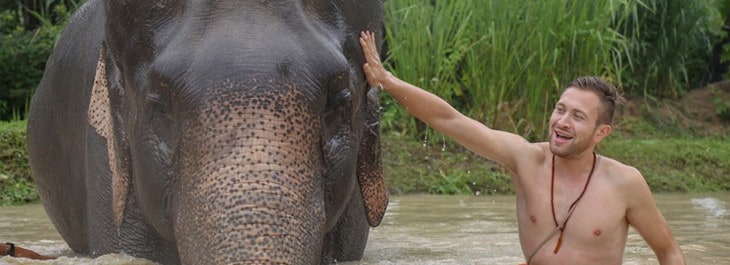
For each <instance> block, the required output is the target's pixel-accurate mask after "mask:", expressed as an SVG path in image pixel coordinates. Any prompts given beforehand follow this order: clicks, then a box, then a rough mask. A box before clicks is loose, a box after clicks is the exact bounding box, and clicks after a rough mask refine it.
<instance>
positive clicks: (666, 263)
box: [657, 248, 687, 265]
mask: <svg viewBox="0 0 730 265" xmlns="http://www.w3.org/2000/svg"><path fill="white" fill-rule="evenodd" d="M657 259H659V264H661V265H687V261H685V259H684V254H682V250H681V249H679V248H677V249H675V250H674V251H671V252H668V253H665V254H664V255H657Z"/></svg>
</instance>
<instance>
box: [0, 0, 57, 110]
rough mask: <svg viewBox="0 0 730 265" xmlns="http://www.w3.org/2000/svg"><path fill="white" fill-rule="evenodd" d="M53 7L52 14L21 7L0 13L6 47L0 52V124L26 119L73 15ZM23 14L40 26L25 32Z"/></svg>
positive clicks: (1, 36) (0, 37)
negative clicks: (50, 61)
mask: <svg viewBox="0 0 730 265" xmlns="http://www.w3.org/2000/svg"><path fill="white" fill-rule="evenodd" d="M50 2H53V1H49V2H48V3H50ZM51 6H52V7H53V10H52V11H40V12H36V11H33V10H28V9H27V8H25V7H22V6H19V7H18V8H17V9H6V10H2V11H0V42H1V43H2V44H3V46H2V48H0V120H6V121H7V120H11V119H24V118H25V114H26V113H27V108H28V103H29V102H30V98H31V96H32V95H33V92H34V91H35V87H36V86H37V85H38V82H39V81H40V79H41V77H42V76H43V70H44V68H45V64H46V60H47V59H48V56H49V55H50V54H51V51H52V49H53V45H54V43H55V40H56V38H57V36H58V35H59V33H60V32H61V30H62V28H63V26H64V25H65V23H66V21H67V20H68V18H69V16H70V12H71V11H69V10H68V9H67V8H66V6H65V5H63V4H56V5H51ZM51 6H48V7H49V8H50V7H51ZM24 13H29V14H31V15H32V16H34V18H36V19H37V20H38V21H40V26H39V27H38V28H35V29H32V30H26V26H25V24H24V19H23V14H24Z"/></svg>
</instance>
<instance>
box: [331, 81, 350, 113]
mask: <svg viewBox="0 0 730 265" xmlns="http://www.w3.org/2000/svg"><path fill="white" fill-rule="evenodd" d="M348 77H349V74H348V73H347V72H340V73H339V74H337V75H335V76H333V77H331V78H330V81H329V82H327V85H326V86H327V87H326V89H327V90H328V91H329V92H328V96H327V109H326V112H327V115H329V114H330V113H337V112H342V111H343V110H345V109H348V107H349V106H350V101H351V100H352V92H351V91H350V84H349V78H348Z"/></svg>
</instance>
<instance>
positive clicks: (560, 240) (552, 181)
mask: <svg viewBox="0 0 730 265" xmlns="http://www.w3.org/2000/svg"><path fill="white" fill-rule="evenodd" d="M595 169H596V153H595V152H594V153H593V166H591V173H589V174H588V179H587V180H586V185H585V186H584V187H583V191H581V192H580V195H578V198H577V199H575V201H573V203H571V204H570V207H568V216H567V217H565V221H563V225H562V226H560V225H559V224H558V218H557V217H555V203H553V197H554V195H553V194H555V191H554V190H555V188H554V186H555V154H553V169H552V174H551V176H550V208H552V210H553V221H555V226H556V227H557V228H558V229H559V230H560V237H558V244H557V245H556V246H555V249H554V250H553V254H558V251H559V250H560V246H561V245H562V244H563V231H565V226H566V225H568V220H569V219H570V216H572V215H573V211H574V210H575V204H576V203H578V201H580V199H581V198H583V194H585V193H586V189H587V188H588V183H590V182H591V177H592V176H593V170H595Z"/></svg>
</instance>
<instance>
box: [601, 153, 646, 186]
mask: <svg viewBox="0 0 730 265" xmlns="http://www.w3.org/2000/svg"><path fill="white" fill-rule="evenodd" d="M600 163H601V168H602V171H603V172H604V173H605V174H606V175H607V176H608V177H609V178H610V179H612V180H614V181H616V182H617V184H625V185H635V184H636V183H637V181H638V182H643V181H644V176H643V175H642V174H641V172H639V170H638V169H637V168H635V167H633V166H631V165H627V164H624V163H623V162H621V161H618V160H616V159H613V158H610V157H606V156H600Z"/></svg>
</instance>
